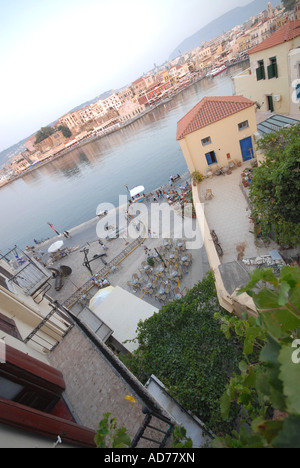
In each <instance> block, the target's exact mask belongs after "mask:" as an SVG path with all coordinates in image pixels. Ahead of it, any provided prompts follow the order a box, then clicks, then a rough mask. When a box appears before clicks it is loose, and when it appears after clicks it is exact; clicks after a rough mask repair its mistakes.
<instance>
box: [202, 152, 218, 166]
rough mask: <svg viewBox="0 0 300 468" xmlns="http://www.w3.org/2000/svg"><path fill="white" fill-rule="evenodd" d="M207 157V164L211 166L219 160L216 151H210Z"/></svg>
mask: <svg viewBox="0 0 300 468" xmlns="http://www.w3.org/2000/svg"><path fill="white" fill-rule="evenodd" d="M205 157H206V161H207V164H208V165H209V166H211V165H212V164H216V163H217V162H218V161H217V157H216V153H215V152H214V151H210V153H207V154H206V155H205Z"/></svg>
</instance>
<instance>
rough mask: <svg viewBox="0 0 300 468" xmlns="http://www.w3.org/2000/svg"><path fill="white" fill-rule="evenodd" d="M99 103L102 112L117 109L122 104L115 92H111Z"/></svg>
mask: <svg viewBox="0 0 300 468" xmlns="http://www.w3.org/2000/svg"><path fill="white" fill-rule="evenodd" d="M100 103H101V106H102V108H103V111H104V112H107V111H108V110H109V109H114V110H116V111H118V110H119V109H120V107H121V105H122V103H121V100H120V98H119V96H118V95H117V94H115V93H113V94H111V95H110V96H108V97H107V98H106V99H102V100H101V101H100Z"/></svg>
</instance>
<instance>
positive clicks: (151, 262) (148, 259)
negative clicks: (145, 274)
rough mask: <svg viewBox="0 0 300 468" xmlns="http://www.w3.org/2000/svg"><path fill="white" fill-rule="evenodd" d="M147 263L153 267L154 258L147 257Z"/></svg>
mask: <svg viewBox="0 0 300 468" xmlns="http://www.w3.org/2000/svg"><path fill="white" fill-rule="evenodd" d="M147 263H148V265H150V266H151V267H154V258H153V257H147Z"/></svg>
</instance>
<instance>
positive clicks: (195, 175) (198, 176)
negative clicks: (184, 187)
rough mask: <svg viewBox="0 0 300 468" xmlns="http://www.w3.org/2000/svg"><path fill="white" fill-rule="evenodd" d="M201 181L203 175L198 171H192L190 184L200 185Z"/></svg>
mask: <svg viewBox="0 0 300 468" xmlns="http://www.w3.org/2000/svg"><path fill="white" fill-rule="evenodd" d="M203 179H204V175H203V174H201V172H199V171H194V172H193V173H192V174H191V180H192V182H195V183H196V184H200V182H202V180H203Z"/></svg>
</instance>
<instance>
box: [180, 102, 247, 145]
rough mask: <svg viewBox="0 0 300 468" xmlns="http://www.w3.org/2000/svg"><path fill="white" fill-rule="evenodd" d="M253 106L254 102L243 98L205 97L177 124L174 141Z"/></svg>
mask: <svg viewBox="0 0 300 468" xmlns="http://www.w3.org/2000/svg"><path fill="white" fill-rule="evenodd" d="M254 104H255V102H253V101H250V99H247V98H245V97H243V96H224V97H220V96H218V97H205V98H204V99H202V101H200V102H199V103H198V104H197V105H196V106H195V107H194V108H193V109H192V110H190V112H188V113H187V114H186V115H185V116H184V117H183V118H182V119H181V120H180V121H179V122H178V124H177V136H176V139H177V140H182V138H184V137H185V136H186V135H188V134H190V133H193V132H195V131H197V130H200V129H201V128H204V127H207V126H208V125H211V124H213V123H215V122H218V121H219V120H222V119H225V118H226V117H229V116H230V115H233V114H236V113H237V112H240V111H242V110H244V109H247V108H248V107H251V106H253V105H254Z"/></svg>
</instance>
